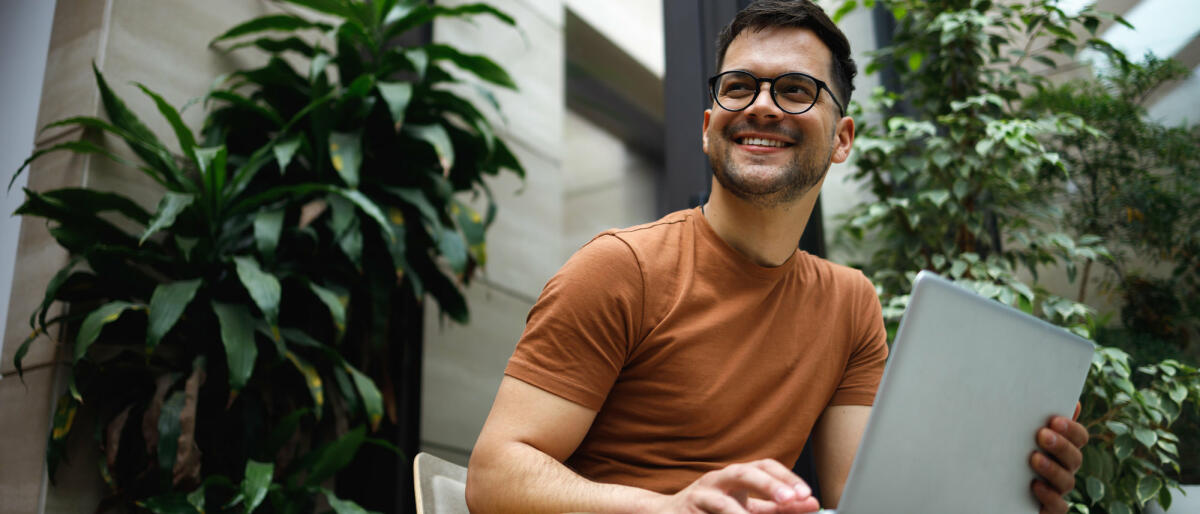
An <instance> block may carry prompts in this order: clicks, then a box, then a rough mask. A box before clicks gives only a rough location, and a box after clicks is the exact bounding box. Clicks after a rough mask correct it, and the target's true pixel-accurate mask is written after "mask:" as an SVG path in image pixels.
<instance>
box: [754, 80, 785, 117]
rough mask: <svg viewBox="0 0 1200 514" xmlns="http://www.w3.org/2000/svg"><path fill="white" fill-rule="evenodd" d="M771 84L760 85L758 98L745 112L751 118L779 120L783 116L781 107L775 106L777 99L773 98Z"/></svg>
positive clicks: (762, 83) (763, 83)
mask: <svg viewBox="0 0 1200 514" xmlns="http://www.w3.org/2000/svg"><path fill="white" fill-rule="evenodd" d="M771 87H773V86H772V85H771V83H770V82H761V83H759V85H758V96H756V97H755V98H754V102H752V103H751V104H750V105H749V106H747V107H746V110H745V111H744V112H745V113H746V114H748V115H751V116H763V117H766V118H778V117H780V116H782V115H783V111H781V110H779V106H778V105H775V99H774V98H771Z"/></svg>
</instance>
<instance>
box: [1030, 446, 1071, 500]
mask: <svg viewBox="0 0 1200 514" xmlns="http://www.w3.org/2000/svg"><path fill="white" fill-rule="evenodd" d="M1029 465H1030V467H1032V468H1033V470H1034V471H1035V472H1037V474H1038V475H1040V476H1041V477H1042V479H1043V480H1045V481H1046V483H1047V484H1048V485H1049V486H1050V487H1052V488H1054V489H1055V490H1056V491H1058V494H1059V495H1063V494H1066V493H1067V492H1068V491H1070V490H1071V489H1074V488H1075V473H1073V472H1071V471H1068V470H1067V468H1065V467H1063V465H1062V464H1059V463H1058V462H1057V461H1055V460H1054V459H1052V458H1050V457H1048V456H1046V454H1044V453H1041V452H1034V453H1033V455H1032V456H1030V457H1029Z"/></svg>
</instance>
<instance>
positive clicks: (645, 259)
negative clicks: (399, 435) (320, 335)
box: [467, 0, 1087, 513]
mask: <svg viewBox="0 0 1200 514" xmlns="http://www.w3.org/2000/svg"><path fill="white" fill-rule="evenodd" d="M718 69H719V70H720V73H718V74H717V75H716V76H714V77H712V78H711V79H710V81H709V87H710V91H711V95H712V99H713V104H712V107H711V108H710V109H709V110H707V111H705V112H704V123H703V135H702V138H703V147H704V152H705V153H706V154H707V155H708V157H709V160H710V162H711V163H712V167H713V171H714V173H713V185H712V194H711V196H710V198H709V201H708V203H706V204H705V205H703V206H701V207H698V208H696V209H691V210H687V211H680V212H676V213H672V214H669V215H667V216H666V217H664V218H663V219H661V220H658V221H656V222H654V223H649V224H646V225H640V226H636V227H631V228H628V229H623V230H612V231H608V232H605V233H603V234H601V235H599V236H596V238H594V239H593V240H592V241H591V242H589V243H588V244H587V245H585V246H584V247H583V248H581V249H580V250H579V251H578V252H577V253H576V254H575V255H574V256H572V257H571V259H570V260H569V261H568V262H567V263H566V264H565V265H564V266H563V268H562V269H561V270H559V272H558V273H557V274H556V275H555V276H554V277H553V278H552V279H551V280H550V282H549V283H548V284H547V285H546V287H545V289H544V290H543V292H542V295H541V297H540V298H539V299H538V301H537V303H536V304H535V305H534V307H533V309H532V310H531V311H530V313H529V319H528V322H527V324H526V328H525V333H524V334H523V335H522V337H521V340H520V342H519V343H518V345H517V349H516V351H515V352H514V354H513V356H512V359H511V360H510V361H509V364H508V368H507V369H506V371H505V375H506V376H505V377H504V379H503V381H502V383H501V385H500V390H499V392H498V393H497V396H496V401H495V404H494V405H493V407H492V412H491V414H490V415H489V416H488V420H487V422H486V424H485V425H484V427H483V431H482V433H481V434H480V436H479V440H478V442H477V443H476V445H475V449H474V451H473V452H472V455H471V462H470V466H469V471H468V475H467V500H468V504H469V505H470V507H471V509H472V511H475V512H522V513H531V512H570V511H588V512H722V513H724V512H729V513H742V512H756V513H757V512H812V511H815V510H817V509H818V508H819V507H820V506H819V505H818V503H817V501H816V499H815V498H814V496H813V494H812V493H813V492H812V491H811V490H810V489H809V487H808V486H807V485H806V484H805V483H804V482H803V481H802V480H801V479H800V478H799V477H797V476H796V475H794V474H793V473H792V472H791V470H790V469H789V468H790V467H791V465H792V463H794V462H795V461H796V459H797V458H798V456H799V455H800V451H801V449H802V447H803V446H804V443H805V441H806V440H808V439H809V436H810V434H811V444H812V445H813V451H814V458H815V463H816V467H817V473H818V475H819V476H820V477H821V487H822V490H821V491H820V494H819V496H820V498H821V499H822V501H823V502H824V503H825V506H826V507H833V506H836V505H837V503H838V499H839V498H840V496H841V491H842V487H843V485H844V483H845V480H846V474H847V473H848V471H849V469H850V465H851V463H852V461H853V459H854V454H855V452H856V451H857V448H858V443H859V439H860V438H861V436H862V432H863V430H864V428H865V426H866V422H867V418H868V417H869V415H870V409H871V407H870V406H871V405H872V403H873V401H874V398H875V391H876V389H877V387H878V385H879V381H880V377H881V375H882V373H883V368H884V364H885V362H886V359H887V345H886V340H885V339H886V334H885V331H884V326H883V318H882V315H881V313H880V306H879V301H878V299H877V297H876V296H875V290H874V288H873V287H872V285H871V283H870V282H869V281H868V280H867V279H866V277H864V276H863V275H862V274H861V273H860V272H858V271H856V270H853V269H850V268H847V267H844V266H839V265H836V264H833V263H830V262H828V261H825V260H823V259H820V258H817V257H814V256H811V255H808V254H807V253H804V252H802V251H799V250H797V244H798V242H799V240H800V236H801V233H802V232H803V230H804V227H805V225H806V223H807V221H808V218H809V216H810V215H811V213H812V209H813V205H814V203H815V202H816V199H817V195H818V193H819V192H820V189H821V184H822V183H823V181H824V179H825V174H826V172H827V171H828V169H829V166H830V164H831V163H833V162H843V161H845V160H846V158H847V157H848V156H849V154H850V149H851V146H852V144H853V142H854V120H853V119H851V118H849V117H846V116H845V106H846V103H847V102H848V101H849V99H850V93H851V91H852V90H853V86H852V82H851V81H852V79H853V77H854V75H855V65H854V62H853V60H851V59H850V47H849V43H848V42H847V41H846V38H845V36H844V35H842V33H841V31H839V30H838V29H837V27H836V26H834V24H833V23H832V22H831V21H830V20H829V18H828V17H827V16H826V15H825V13H824V12H822V11H821V9H820V8H819V7H817V6H815V5H813V4H812V3H811V2H808V1H807V0H795V1H788V0H762V1H759V2H756V3H754V4H753V5H751V6H750V7H747V8H746V9H745V10H743V11H742V12H740V13H739V14H738V15H737V17H736V18H735V19H734V20H733V22H732V23H731V24H730V26H729V27H726V29H725V30H724V31H723V32H722V34H721V37H720V39H719V41H718ZM1035 437H1036V438H1037V441H1038V443H1039V446H1040V447H1041V448H1042V452H1038V453H1036V454H1034V455H1033V456H1031V457H1029V459H1030V464H1031V466H1033V468H1034V470H1035V471H1036V472H1037V473H1038V474H1039V475H1040V476H1041V477H1043V478H1042V479H1041V480H1039V481H1037V482H1035V483H1034V484H1033V485H1032V492H1033V494H1034V495H1035V496H1036V497H1037V498H1038V499H1039V501H1041V503H1042V504H1043V512H1065V511H1066V503H1065V502H1064V501H1063V499H1062V496H1063V495H1064V494H1065V493H1066V492H1068V491H1070V490H1071V488H1072V487H1073V485H1074V478H1073V476H1074V471H1075V470H1076V469H1078V467H1079V465H1080V463H1081V461H1082V457H1081V454H1080V451H1079V447H1080V446H1082V445H1083V444H1084V442H1085V441H1086V439H1087V432H1086V430H1084V428H1083V427H1082V426H1081V425H1079V424H1078V423H1076V422H1074V421H1072V420H1070V419H1068V418H1065V417H1056V418H1054V419H1052V420H1051V421H1050V423H1048V425H1047V427H1046V428H1042V429H1041V430H1039V432H1038V434H1036V435H1035ZM1018 458H1025V456H1018Z"/></svg>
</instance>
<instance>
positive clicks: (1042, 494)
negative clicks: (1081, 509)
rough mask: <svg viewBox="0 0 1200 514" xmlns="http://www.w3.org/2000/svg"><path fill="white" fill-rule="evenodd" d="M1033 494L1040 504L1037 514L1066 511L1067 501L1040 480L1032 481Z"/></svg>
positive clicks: (1061, 513)
mask: <svg viewBox="0 0 1200 514" xmlns="http://www.w3.org/2000/svg"><path fill="white" fill-rule="evenodd" d="M1032 489H1033V495H1034V496H1035V497H1037V499H1038V502H1039V503H1041V504H1042V509H1041V510H1039V511H1038V514H1063V513H1065V512H1067V501H1066V500H1064V499H1063V497H1062V494H1060V493H1058V492H1056V491H1054V490H1053V489H1051V488H1050V487H1048V486H1047V485H1046V484H1044V483H1042V481H1040V480H1034V481H1033V486H1032Z"/></svg>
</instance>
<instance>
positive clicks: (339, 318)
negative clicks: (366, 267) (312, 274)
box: [308, 282, 350, 338]
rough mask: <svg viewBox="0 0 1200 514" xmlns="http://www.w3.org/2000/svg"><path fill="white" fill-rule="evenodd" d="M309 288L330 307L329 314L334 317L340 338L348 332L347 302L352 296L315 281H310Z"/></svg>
mask: <svg viewBox="0 0 1200 514" xmlns="http://www.w3.org/2000/svg"><path fill="white" fill-rule="evenodd" d="M308 288H309V289H311V290H312V292H313V294H314V295H316V296H317V299H319V300H321V303H324V304H325V307H326V308H328V309H329V314H330V316H332V317H333V326H334V327H335V328H336V329H337V334H338V337H339V338H340V337H341V336H342V334H344V333H345V332H346V304H347V303H349V302H350V296H349V295H339V294H337V293H335V292H333V291H331V290H329V289H326V288H324V287H321V286H319V285H317V284H316V283H314V282H310V283H309V284H308Z"/></svg>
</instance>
